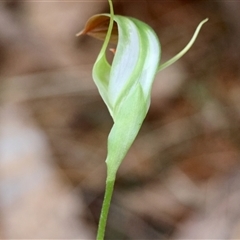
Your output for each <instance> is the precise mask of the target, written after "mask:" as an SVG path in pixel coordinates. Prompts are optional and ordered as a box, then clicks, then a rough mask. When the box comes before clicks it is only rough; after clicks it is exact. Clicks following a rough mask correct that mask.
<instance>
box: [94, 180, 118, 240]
mask: <svg viewBox="0 0 240 240" xmlns="http://www.w3.org/2000/svg"><path fill="white" fill-rule="evenodd" d="M114 183H115V180H113V181H109V180H107V181H106V189H105V194H104V200H103V204H102V210H101V215H100V220H99V224H98V231H97V238H96V240H104V235H105V229H106V224H107V219H108V212H109V208H110V204H111V199H112V194H113V188H114Z"/></svg>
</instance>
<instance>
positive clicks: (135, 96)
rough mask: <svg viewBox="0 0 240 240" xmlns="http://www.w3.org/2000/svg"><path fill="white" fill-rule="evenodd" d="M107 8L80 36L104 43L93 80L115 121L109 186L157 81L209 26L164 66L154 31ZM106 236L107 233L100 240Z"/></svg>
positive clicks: (197, 30)
mask: <svg viewBox="0 0 240 240" xmlns="http://www.w3.org/2000/svg"><path fill="white" fill-rule="evenodd" d="M109 4H110V9H111V11H110V14H99V15H95V16H93V17H91V18H90V19H89V20H88V22H87V23H86V26H85V28H84V30H83V31H81V32H80V33H79V34H78V35H81V34H88V35H90V36H92V37H95V38H98V39H101V40H104V43H103V46H102V49H101V51H100V53H99V55H98V57H97V60H96V62H95V64H94V67H93V79H94V82H95V84H96V85H97V88H98V90H99V93H100V95H101V97H102V99H103V100H104V102H105V104H106V106H107V108H108V110H109V113H110V114H111V116H112V118H113V121H114V124H113V127H112V129H111V131H110V134H109V136H108V153H107V158H106V164H107V184H108V183H109V182H112V183H114V181H115V177H116V173H117V170H118V168H119V166H120V164H121V162H122V160H123V159H124V157H125V155H126V154H127V152H128V150H129V148H130V147H131V145H132V143H133V142H134V140H135V138H136V136H137V134H138V132H139V130H140V127H141V125H142V123H143V121H144V119H145V117H146V114H147V112H148V109H149V106H150V98H151V88H152V83H153V80H154V78H155V75H156V74H157V72H158V71H160V70H163V69H164V68H166V67H167V66H169V65H171V64H173V63H174V62H175V61H177V60H178V59H179V58H180V57H181V56H183V55H184V54H185V53H186V52H187V51H188V50H189V48H190V47H191V46H192V44H193V43H194V41H195V39H196V37H197V35H198V33H199V31H200V28H201V27H202V25H203V24H204V23H205V22H206V21H207V19H206V20H204V21H202V22H201V23H200V24H199V26H198V27H197V29H196V31H195V33H194V35H193V37H192V39H191V41H190V42H189V43H188V45H187V46H186V47H185V48H184V49H183V50H182V51H181V52H180V53H179V54H177V55H176V56H175V57H173V58H172V59H170V60H169V61H168V62H166V63H164V64H162V65H160V57H161V47H160V43H159V40H158V37H157V35H156V33H155V32H154V31H153V29H152V28H151V27H150V26H148V25H147V24H145V23H143V22H141V21H139V20H137V19H135V18H131V17H125V16H119V15H114V13H113V7H112V2H111V1H110V0H109ZM109 42H111V43H116V44H117V47H116V50H114V58H113V61H112V63H111V64H110V63H109V62H108V61H107V59H106V51H107V48H108V44H109ZM106 191H107V188H106ZM105 194H106V195H107V193H105ZM106 195H105V200H106ZM110 195H111V194H110ZM110 199H111V197H110ZM110 199H108V201H109V202H110ZM105 200H104V201H105ZM103 205H104V204H103ZM108 207H109V206H108ZM103 208H104V206H103ZM107 212H108V210H107ZM105 213H106V212H105ZM102 215H104V210H103V212H102ZM105 215H106V216H107V214H105ZM106 216H105V218H106ZM100 221H101V220H100ZM105 221H106V219H105ZM105 224H106V223H105ZM100 225H101V223H100ZM100 225H99V227H100V228H101V226H100ZM103 225H104V224H103ZM104 228H105V225H104ZM103 232H104V231H103ZM103 236H104V233H103V234H102V235H101V234H100V235H98V238H97V239H103Z"/></svg>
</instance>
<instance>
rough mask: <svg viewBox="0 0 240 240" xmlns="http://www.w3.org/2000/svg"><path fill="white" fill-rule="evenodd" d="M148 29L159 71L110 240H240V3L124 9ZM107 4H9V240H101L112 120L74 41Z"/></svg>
mask: <svg viewBox="0 0 240 240" xmlns="http://www.w3.org/2000/svg"><path fill="white" fill-rule="evenodd" d="M114 7H115V12H116V13H117V14H122V15H129V16H133V17H136V18H139V19H141V20H143V21H145V22H147V23H148V24H149V25H150V26H152V28H153V29H154V30H155V31H156V32H157V34H158V36H159V38H160V41H161V45H162V62H164V61H166V60H167V59H169V58H171V57H172V56H174V55H175V54H176V53H178V52H179V51H180V50H181V49H182V48H183V47H184V46H185V45H186V44H187V43H188V41H189V39H190V38H191V37H192V34H193V32H194V30H195V28H196V26H197V25H198V23H199V22H200V21H201V20H203V19H205V18H206V17H208V18H209V22H208V23H206V24H205V25H204V27H203V29H202V30H201V32H200V35H199V37H198V38H197V41H196V42H195V43H194V46H193V47H192V48H191V50H190V51H189V52H188V53H187V54H186V55H185V56H184V57H183V58H182V59H181V60H180V61H178V62H177V63H175V64H174V65H172V66H171V67H169V68H167V69H166V70H164V71H163V72H161V73H159V74H158V75H157V77H156V80H155V83H154V86H153V91H152V105H151V108H150V111H149V113H148V115H147V118H146V120H145V122H144V124H143V127H142V129H141V132H140V134H139V136H138V137H137V139H136V142H135V143H134V145H133V146H132V148H131V150H130V152H129V154H128V155H127V157H126V159H125V161H124V162H123V164H122V166H121V168H120V170H119V173H118V178H117V182H116V188H115V193H114V196H113V201H112V206H111V211H110V217H109V221H108V227H107V232H106V239H239V238H240V165H239V161H240V155H239V154H240V103H239V102H240V71H239V60H240V55H239V50H240V43H239V39H240V15H239V12H240V2H239V1H227V0H225V1H224V0H223V1H207V0H203V1H190V0H174V1H161V0H145V1H142V0H138V1H126V0H125V1H115V3H114ZM108 11H109V9H108V3H107V1H100V0H99V1H97V0H95V1H90V0H89V1H88V0H86V1H61V0H58V1H34V0H30V1H12V0H7V1H0V104H1V105H0V119H1V121H0V123H1V124H0V129H1V131H0V154H1V155H0V161H1V162H0V163H1V164H0V238H1V239H13V238H15V239H16V238H17V239H94V237H95V234H96V229H97V222H98V217H99V212H100V207H101V203H102V198H103V193H104V184H105V175H106V171H105V163H104V160H105V156H106V141H107V136H108V132H109V130H110V128H111V126H112V120H111V118H110V116H109V114H108V112H107V109H106V107H105V106H104V104H103V102H102V100H101V99H100V97H99V94H98V92H97V89H96V87H95V86H94V84H93V81H92V77H91V68H92V65H93V63H94V61H95V59H96V56H97V54H98V52H99V49H100V47H101V44H102V43H101V42H99V41H97V40H95V39H91V38H90V37H88V36H82V37H80V38H76V37H75V34H76V33H77V32H79V31H80V30H81V29H82V28H83V27H84V24H85V22H86V21H87V19H88V18H89V17H90V16H91V15H93V14H96V13H101V12H108Z"/></svg>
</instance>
